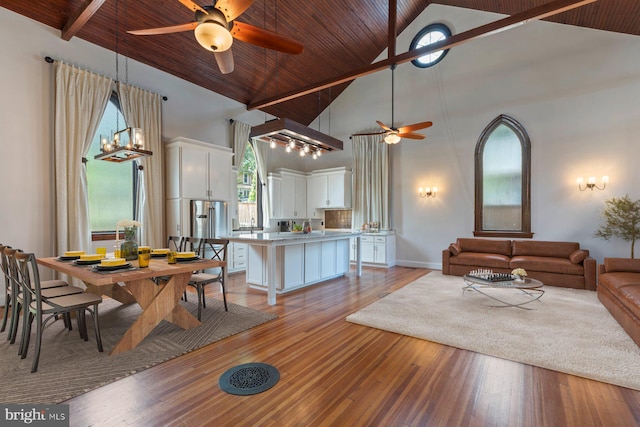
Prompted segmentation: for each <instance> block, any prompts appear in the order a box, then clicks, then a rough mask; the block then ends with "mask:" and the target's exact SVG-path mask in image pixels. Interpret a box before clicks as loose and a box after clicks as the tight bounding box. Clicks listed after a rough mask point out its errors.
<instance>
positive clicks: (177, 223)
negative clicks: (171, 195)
mask: <svg viewBox="0 0 640 427" xmlns="http://www.w3.org/2000/svg"><path fill="white" fill-rule="evenodd" d="M165 218H166V224H167V228H166V234H167V236H166V237H169V236H185V235H187V234H189V233H190V232H191V231H190V230H189V221H190V219H189V199H169V200H167V205H166V215H165Z"/></svg>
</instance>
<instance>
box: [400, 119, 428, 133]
mask: <svg viewBox="0 0 640 427" xmlns="http://www.w3.org/2000/svg"><path fill="white" fill-rule="evenodd" d="M431 126H433V122H422V123H415V124H412V125H407V126H402V127H400V128H398V132H400V133H404V132H413V131H414V130H420V129H426V128H428V127H431Z"/></svg>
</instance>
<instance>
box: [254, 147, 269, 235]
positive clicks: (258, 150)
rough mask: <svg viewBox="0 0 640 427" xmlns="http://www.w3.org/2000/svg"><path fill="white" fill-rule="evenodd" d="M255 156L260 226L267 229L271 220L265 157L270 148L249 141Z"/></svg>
mask: <svg viewBox="0 0 640 427" xmlns="http://www.w3.org/2000/svg"><path fill="white" fill-rule="evenodd" d="M251 146H252V147H253V152H254V153H255V155H256V168H257V169H258V176H259V177H260V181H261V182H262V226H263V227H268V226H269V220H270V219H271V207H270V206H271V203H270V202H269V186H268V185H267V156H268V155H269V154H268V153H269V151H270V150H271V148H270V147H269V144H267V143H266V142H262V141H258V140H257V139H254V140H252V141H251Z"/></svg>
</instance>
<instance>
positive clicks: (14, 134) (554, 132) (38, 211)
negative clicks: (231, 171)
mask: <svg viewBox="0 0 640 427" xmlns="http://www.w3.org/2000/svg"><path fill="white" fill-rule="evenodd" d="M499 17H500V16H499V15H495V14H488V13H483V12H477V11H473V10H466V9H461V8H453V7H447V6H441V5H433V4H432V5H430V6H429V7H428V8H427V9H426V10H425V11H424V12H423V13H422V14H421V16H420V17H419V18H418V19H417V20H416V21H415V22H414V23H413V24H412V25H410V27H409V28H408V29H407V30H406V31H405V32H404V33H403V34H402V35H401V36H400V37H399V39H398V49H397V50H398V52H403V51H406V50H407V49H408V46H409V43H410V41H411V39H412V37H413V35H414V34H415V33H417V32H418V31H419V30H420V29H421V28H422V27H423V26H425V25H427V24H429V23H432V22H436V21H442V22H445V23H447V24H448V25H450V27H451V28H452V30H453V32H454V33H459V32H462V31H465V30H467V29H469V28H473V27H477V26H478V25H481V24H484V23H486V22H490V21H493V20H495V19H497V18H499ZM0 38H1V39H2V40H5V41H6V40H11V43H6V42H5V43H3V47H2V53H3V63H2V66H0V81H2V89H3V90H2V97H1V98H0V129H2V139H1V140H0V170H1V171H2V173H3V177H4V178H5V180H4V183H3V185H1V186H0V201H1V202H0V203H1V205H0V206H1V207H0V241H2V242H4V243H7V244H13V245H15V246H19V247H22V248H23V249H26V250H33V251H35V252H36V253H37V254H38V255H41V256H48V255H52V254H53V251H54V242H53V236H52V233H51V227H52V224H53V216H54V212H55V210H54V207H53V206H54V205H53V198H54V185H53V179H52V178H53V160H52V133H53V132H52V98H51V93H52V87H53V85H52V76H53V67H52V66H51V65H49V64H47V63H46V62H44V60H43V57H44V56H51V57H53V58H56V59H62V60H65V61H67V62H70V63H72V64H75V65H78V66H81V67H84V68H87V69H90V70H92V71H95V72H98V73H102V74H106V75H110V76H112V77H114V76H115V55H114V53H113V52H110V51H107V50H105V49H102V48H99V47H96V46H94V45H91V44H89V43H86V42H84V41H82V40H79V39H75V38H74V39H72V40H71V41H70V42H65V41H63V40H61V39H60V37H59V32H58V31H56V30H54V29H51V28H49V27H45V26H42V25H41V24H38V23H36V22H33V21H30V20H28V19H26V18H24V17H21V16H19V15H17V14H14V13H13V12H10V11H8V10H6V9H1V8H0ZM639 54H640V39H638V37H635V36H627V35H622V34H613V33H607V32H602V31H596V30H589V29H584V28H578V27H569V26H563V25H560V24H554V23H548V22H533V23H529V24H527V25H525V26H522V27H519V28H517V29H513V30H510V31H506V32H503V33H500V34H497V35H493V36H490V37H486V38H484V39H481V40H477V41H473V42H470V43H467V44H465V45H462V46H459V47H457V48H455V49H453V50H451V51H450V52H449V54H448V56H447V57H446V58H445V59H444V61H442V62H441V63H440V64H439V65H438V66H436V67H433V68H429V69H418V68H416V67H413V66H412V65H410V64H403V65H400V66H399V67H398V69H397V70H396V104H395V118H396V123H395V124H396V125H402V124H407V123H415V122H420V121H424V120H432V121H433V122H434V126H433V127H432V128H430V129H427V130H426V131H425V134H426V135H427V138H426V139H425V140H423V141H413V140H404V141H402V142H401V143H400V144H399V145H397V146H394V147H392V155H391V156H392V197H391V199H392V206H391V209H392V221H393V226H394V228H396V229H397V231H398V237H397V244H398V248H397V258H398V262H399V264H401V265H415V266H434V267H437V266H439V265H440V262H441V251H442V249H444V248H445V247H446V246H447V245H448V244H449V243H450V242H451V241H453V240H454V239H455V238H456V237H464V236H466V237H468V236H471V235H472V231H473V151H474V147H475V144H476V141H477V139H478V136H479V135H480V133H481V132H482V130H483V128H484V127H485V126H486V125H487V124H488V123H489V122H491V120H493V119H494V118H495V117H496V116H497V115H499V114H509V115H511V116H513V117H514V118H515V119H517V120H518V121H520V122H521V123H522V124H523V125H524V126H525V128H526V129H527V131H528V132H529V136H530V138H531V142H532V167H533V170H532V184H533V189H532V206H533V208H532V228H533V231H534V233H535V235H534V238H535V239H540V240H542V239H544V240H572V241H578V242H580V243H581V244H582V245H583V246H584V247H586V248H588V249H590V250H591V253H592V254H593V255H594V256H595V257H596V258H597V259H598V261H602V258H603V257H604V256H628V255H629V243H627V242H624V241H620V240H611V241H609V242H606V241H603V240H599V239H595V238H594V237H593V232H594V231H595V229H596V228H597V226H598V224H599V222H600V220H599V218H598V213H599V212H600V210H601V208H602V206H603V202H604V200H605V199H606V198H608V197H611V196H621V195H624V194H626V193H628V194H629V195H630V196H631V197H632V198H638V197H640V194H638V193H639V192H640V191H639V188H638V185H637V184H638V181H639V173H640V172H639V171H638V170H637V169H638V168H637V167H636V165H635V162H636V160H635V159H637V158H638V155H639V154H640V152H639V151H640V146H639V144H638V143H637V140H636V139H637V135H640V120H639V118H640V117H638V116H640V109H639V108H638V107H637V101H636V100H637V99H640V64H639V63H638V60H637V58H639V57H640V55H639ZM121 77H122V76H121ZM129 82H130V83H132V84H135V85H138V86H141V87H144V88H146V89H149V90H153V91H155V92H158V93H160V94H162V95H166V96H168V97H169V100H168V101H166V102H164V103H163V137H164V138H165V139H170V138H174V137H177V136H185V137H188V138H192V139H198V140H202V141H206V142H211V143H215V144H219V145H225V146H228V145H229V127H228V119H230V118H234V119H238V120H241V121H244V122H247V123H250V124H259V123H262V122H263V121H264V114H263V113H261V112H246V111H245V108H244V106H243V105H241V104H239V103H237V102H235V101H232V100H229V99H227V98H224V97H222V96H219V95H217V94H214V93H212V92H210V91H207V90H204V89H202V88H199V87H196V86H195V85H192V84H190V83H188V82H186V81H184V80H181V79H178V78H175V77H173V76H170V75H168V74H166V73H163V72H161V71H158V70H154V69H152V68H150V67H147V66H145V65H143V64H140V63H137V62H135V61H130V63H129ZM390 83H391V80H390V71H383V72H379V73H376V74H373V75H370V76H367V77H363V78H361V79H358V80H357V81H355V82H354V83H353V84H352V85H351V86H350V87H349V88H348V89H347V90H346V91H345V92H344V93H343V94H342V95H341V96H340V97H339V98H338V99H337V100H336V101H334V103H333V104H332V105H331V107H330V108H329V109H327V110H326V111H325V112H323V114H322V116H321V120H320V122H321V123H320V128H321V130H322V131H323V132H327V133H330V134H331V135H332V136H334V137H336V138H338V139H341V140H342V141H343V142H344V144H345V150H344V151H343V152H337V153H331V154H328V155H326V156H323V157H322V158H321V159H319V160H317V161H313V160H310V159H306V160H300V159H296V160H292V159H289V158H287V157H285V156H282V155H281V153H280V154H276V153H274V155H273V156H270V162H271V166H270V169H272V168H276V167H289V168H291V169H301V170H312V169H317V168H324V167H334V166H348V167H351V144H350V141H349V135H350V134H351V133H353V132H360V131H365V130H375V129H377V127H376V125H375V120H376V119H377V120H382V121H384V122H386V123H390V121H391V108H390V92H391V89H390V86H391V85H390ZM310 126H311V127H313V128H316V129H317V127H318V122H314V123H312V124H311V125H310ZM588 175H596V176H600V175H609V176H610V180H611V182H610V184H609V185H608V186H607V189H606V190H605V191H593V192H592V191H585V192H579V191H578V190H577V188H576V185H575V178H576V177H577V176H588ZM18 178H20V179H18ZM420 186H437V187H438V188H439V189H440V191H439V194H438V196H437V197H436V199H420V198H419V197H418V196H417V188H418V187H420Z"/></svg>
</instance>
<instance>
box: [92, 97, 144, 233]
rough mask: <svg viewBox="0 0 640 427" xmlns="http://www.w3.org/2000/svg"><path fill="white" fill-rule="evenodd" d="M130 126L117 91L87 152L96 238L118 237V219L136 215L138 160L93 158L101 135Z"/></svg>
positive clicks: (98, 146)
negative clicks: (110, 160) (116, 230)
mask: <svg viewBox="0 0 640 427" xmlns="http://www.w3.org/2000/svg"><path fill="white" fill-rule="evenodd" d="M116 127H120V129H116ZM126 127H127V125H126V122H125V120H124V116H123V115H122V112H121V111H120V102H119V100H118V95H117V94H116V93H115V92H113V93H112V94H111V98H110V100H109V102H108V103H107V107H106V108H105V111H104V114H103V116H102V119H101V121H100V124H99V126H98V130H97V131H96V134H95V136H94V137H93V142H92V143H91V147H90V148H89V153H88V155H87V159H89V161H88V163H87V188H88V191H87V193H88V194H87V196H88V199H89V220H90V225H91V232H92V235H93V240H102V239H103V238H104V239H112V238H115V229H116V223H117V222H118V221H120V220H121V219H134V212H135V211H136V206H135V205H136V197H135V194H136V184H137V182H136V181H137V173H136V172H137V165H138V162H137V161H132V162H123V163H113V162H105V161H101V160H94V159H93V157H94V156H95V155H96V154H99V153H100V135H105V136H108V137H112V136H113V133H114V132H116V131H118V130H121V129H124V128H126Z"/></svg>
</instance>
